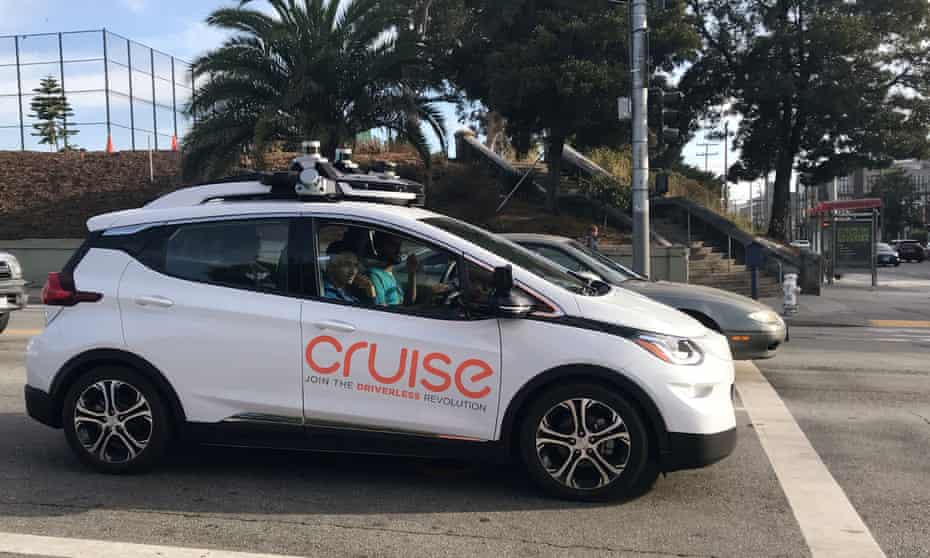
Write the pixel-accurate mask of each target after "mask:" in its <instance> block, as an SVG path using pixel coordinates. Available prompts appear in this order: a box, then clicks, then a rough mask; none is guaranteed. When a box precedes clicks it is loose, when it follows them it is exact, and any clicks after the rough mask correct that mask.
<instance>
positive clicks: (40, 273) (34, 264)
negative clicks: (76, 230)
mask: <svg viewBox="0 0 930 558" xmlns="http://www.w3.org/2000/svg"><path fill="white" fill-rule="evenodd" d="M82 242H83V240H82V239H80V238H27V239H24V240H0V252H9V253H11V254H13V255H14V256H16V259H18V260H19V263H20V264H21V265H22V266H23V277H24V279H25V280H26V281H28V282H29V286H30V287H41V286H42V285H44V284H45V279H46V278H47V277H48V274H49V272H51V271H61V268H62V267H64V265H65V263H66V262H67V261H68V258H70V257H71V254H73V253H74V251H75V250H77V249H78V247H79V246H80V245H81V243H82Z"/></svg>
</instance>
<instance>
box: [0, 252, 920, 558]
mask: <svg viewBox="0 0 930 558" xmlns="http://www.w3.org/2000/svg"><path fill="white" fill-rule="evenodd" d="M924 269H926V270H927V271H930V264H928V265H926V266H924ZM922 271H923V270H921V269H920V268H918V266H916V265H915V266H905V265H902V267H900V268H897V270H889V272H886V273H883V277H884V279H885V280H887V281H888V282H890V283H894V285H889V286H888V289H889V290H890V291H893V292H894V293H896V294H895V297H896V298H895V300H896V301H898V300H900V302H901V304H900V308H905V309H910V310H913V307H914V306H915V305H918V304H920V303H921V301H923V300H924V298H922V297H924V292H923V291H922V286H923V284H924V282H925V281H926V282H927V286H928V288H930V278H928V277H927V276H926V275H921V274H920V272H922ZM888 273H897V274H900V275H897V274H896V275H888ZM928 275H930V274H928ZM889 277H890V279H889ZM856 280H857V279H856V277H849V278H847V279H844V281H851V282H853V283H854V282H855V281H856ZM911 283H916V286H915V285H913V284H911ZM890 291H889V292H890ZM927 292H930V290H928V291H927ZM896 304H897V302H896ZM921 315H922V314H920V312H919V311H918V312H917V313H916V314H915V313H914V312H911V316H910V317H911V318H912V319H914V318H915V317H916V318H920V317H921ZM879 317H900V315H899V314H894V313H892V314H891V315H890V316H879ZM926 319H927V320H930V307H928V316H927V317H926ZM41 325H42V316H41V313H40V312H37V311H36V310H26V311H24V312H20V313H17V314H14V318H13V322H12V324H11V326H10V327H11V330H10V332H9V333H8V334H4V335H2V336H0V539H2V536H3V535H2V534H3V533H16V534H28V535H47V536H53V537H65V538H67V539H68V540H78V539H80V540H83V539H98V540H103V541H119V542H128V543H143V544H154V545H164V546H169V547H193V548H207V549H219V550H229V551H243V552H262V553H275V554H288V555H301V556H317V555H319V556H403V557H404V558H412V557H418V556H463V555H482V556H483V555H497V556H605V555H610V556H643V557H645V556H650V557H665V556H688V557H691V556H694V557H705V556H707V557H709V556H720V557H730V556H732V557H748V556H753V557H755V556H760V557H762V556H765V557H767V556H786V557H787V556H790V557H796V556H808V555H810V553H809V551H808V547H807V544H806V541H805V539H804V538H803V536H802V532H801V529H800V527H799V525H798V523H797V521H796V519H795V515H794V513H793V511H792V508H791V507H790V505H789V503H788V501H787V499H786V497H785V493H784V491H783V487H782V486H781V485H780V483H779V480H778V479H777V478H776V476H775V473H774V471H773V469H772V466H771V464H770V461H769V458H768V456H767V455H766V452H765V451H764V450H763V448H762V446H761V444H760V440H759V437H758V436H757V434H756V431H755V429H754V428H753V426H752V425H751V424H750V422H749V418H748V415H747V414H746V413H745V412H743V411H742V409H741V407H738V415H737V417H738V423H739V431H740V443H739V446H738V448H737V450H736V452H735V453H734V455H732V456H731V457H730V458H728V459H726V460H725V461H723V462H721V463H719V464H717V465H715V466H712V467H709V468H707V469H703V470H699V471H689V472H681V473H676V474H672V475H669V476H668V477H665V478H660V479H659V481H658V483H657V485H656V487H655V488H654V489H653V490H652V491H651V492H649V493H648V494H646V495H645V496H643V497H641V498H639V499H637V500H635V501H631V502H626V503H623V504H616V505H579V504H571V503H565V502H559V501H554V500H550V499H546V498H543V497H540V496H539V495H538V494H537V493H536V492H535V491H534V489H533V488H532V487H531V486H529V485H528V483H527V482H526V480H525V478H524V476H523V475H522V474H521V473H520V471H519V470H517V469H514V468H509V467H500V468H498V467H489V466H486V465H481V464H471V463H458V462H437V461H428V460H413V459H401V458H385V457H364V456H363V457H360V456H346V455H324V454H310V453H288V452H271V451H260V452H256V451H248V450H220V449H207V448H202V449H192V450H191V449H188V450H184V451H183V452H176V453H175V454H174V455H173V456H172V457H171V459H170V460H169V462H168V463H167V464H165V465H164V466H163V467H160V468H158V469H157V470H155V471H153V472H152V473H149V474H146V475H139V476H131V477H109V476H102V475H98V474H96V473H91V472H89V471H87V470H85V469H84V468H82V467H81V466H80V465H79V464H78V463H77V462H76V461H75V459H74V458H73V457H72V456H71V454H70V452H69V450H68V449H67V447H66V445H65V442H64V439H63V437H62V435H61V432H60V431H55V430H51V429H48V428H46V427H44V426H42V425H39V424H37V423H35V422H33V421H31V420H30V419H28V418H27V417H25V416H24V414H23V403H22V385H23V382H24V380H25V370H24V365H23V359H24V357H23V349H24V347H25V343H26V340H27V339H28V336H29V335H31V334H34V332H35V330H36V329H38V328H41ZM928 353H930V328H927V329H923V328H909V329H907V330H902V329H898V328H835V329H810V328H796V329H794V330H792V341H791V343H789V344H788V345H786V346H785V347H783V349H782V350H781V352H780V355H779V356H778V357H777V358H776V359H774V360H771V361H765V362H762V363H759V368H760V369H761V370H762V371H763V373H764V375H765V376H766V378H767V379H768V380H769V381H770V382H771V384H772V385H773V386H774V387H775V388H776V390H777V393H778V395H780V396H781V398H782V400H784V402H785V403H786V404H787V407H788V409H789V410H790V411H791V413H792V414H793V415H794V417H795V419H796V420H797V422H798V424H799V425H800V426H801V428H802V429H803V432H804V434H806V436H807V437H808V438H809V439H810V442H811V443H812V445H813V447H814V449H815V450H816V452H817V453H818V454H819V455H820V458H821V459H822V460H823V462H824V464H825V465H826V467H827V468H828V470H829V472H830V473H831V474H832V475H833V477H834V478H835V479H836V481H838V482H839V484H840V486H841V487H842V489H843V490H844V491H845V492H846V495H847V496H848V498H849V500H850V501H851V502H852V504H853V506H854V507H855V509H856V510H857V511H858V512H859V514H860V516H861V517H862V519H863V520H865V523H866V525H867V526H868V528H869V529H870V530H871V531H872V534H873V535H874V536H875V538H876V539H877V541H878V542H879V544H880V545H881V547H882V549H883V550H884V551H885V552H886V554H887V555H888V556H901V557H908V558H910V557H921V556H930V544H928V541H930V530H928V529H930V527H928V525H930V522H928V521H927V519H926V516H927V510H928V509H930V496H928V488H927V486H926V479H928V478H930V465H928V464H927V462H926V456H927V455H930V451H928V450H930V403H928V402H930V366H928V365H927V364H926V362H927V361H928V360H927V357H928ZM0 542H2V541H0ZM29 554H30V555H32V556H34V555H36V554H35V552H30V553H29ZM39 554H41V552H40V553H39ZM6 556H7V555H3V554H2V553H0V557H3V558H6ZM10 556H13V555H10Z"/></svg>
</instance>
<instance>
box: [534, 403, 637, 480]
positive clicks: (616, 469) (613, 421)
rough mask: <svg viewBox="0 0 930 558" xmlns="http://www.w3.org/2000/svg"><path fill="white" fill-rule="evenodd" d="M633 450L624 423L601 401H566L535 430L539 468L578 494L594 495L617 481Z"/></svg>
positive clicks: (546, 416) (618, 415)
mask: <svg viewBox="0 0 930 558" xmlns="http://www.w3.org/2000/svg"><path fill="white" fill-rule="evenodd" d="M630 449H631V441H630V432H629V430H628V429H627V425H626V424H625V423H624V421H623V418H622V417H621V416H620V414H619V413H618V412H617V411H616V410H615V409H613V408H612V407H611V406H610V405H608V404H606V403H604V402H602V401H598V400H596V399H587V398H573V399H568V400H565V401H562V402H561V403H559V404H557V405H555V406H553V407H552V408H550V409H549V410H548V411H547V412H546V414H545V415H543V417H542V420H540V422H539V425H538V427H537V429H536V454H537V456H538V457H539V461H540V463H541V464H542V465H543V467H544V468H545V470H546V472H547V473H549V475H550V476H551V477H552V478H553V479H555V480H556V481H558V482H559V483H561V484H562V485H564V486H567V487H569V488H572V489H576V490H594V489H598V488H601V487H604V486H606V485H608V484H610V483H612V482H613V481H614V480H616V479H617V477H619V476H620V475H621V474H622V473H623V471H624V469H625V468H626V466H627V463H628V461H629V459H630Z"/></svg>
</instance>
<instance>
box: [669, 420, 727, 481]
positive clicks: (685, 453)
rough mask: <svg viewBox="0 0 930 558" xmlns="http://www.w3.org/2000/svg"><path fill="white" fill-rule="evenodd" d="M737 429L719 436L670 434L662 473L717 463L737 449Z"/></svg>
mask: <svg viewBox="0 0 930 558" xmlns="http://www.w3.org/2000/svg"><path fill="white" fill-rule="evenodd" d="M736 438H737V436H736V428H735V427H734V428H731V429H729V430H724V431H723V432H718V433H717V434H684V433H681V432H669V434H668V448H667V450H666V451H665V452H664V453H663V455H662V471H664V472H666V473H670V472H672V471H680V470H682V469H698V468H701V467H706V466H708V465H711V464H713V463H716V462H718V461H720V460H721V459H723V458H724V457H726V456H728V455H730V454H731V453H733V450H734V449H735V448H736Z"/></svg>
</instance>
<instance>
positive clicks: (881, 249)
mask: <svg viewBox="0 0 930 558" xmlns="http://www.w3.org/2000/svg"><path fill="white" fill-rule="evenodd" d="M875 247H876V249H877V251H878V262H877V263H878V265H893V266H895V267H897V266H899V265H901V260H900V259H899V258H898V253H897V252H895V249H894V248H892V247H891V245H890V244H885V243H884V242H879V243H878V244H876V245H875Z"/></svg>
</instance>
